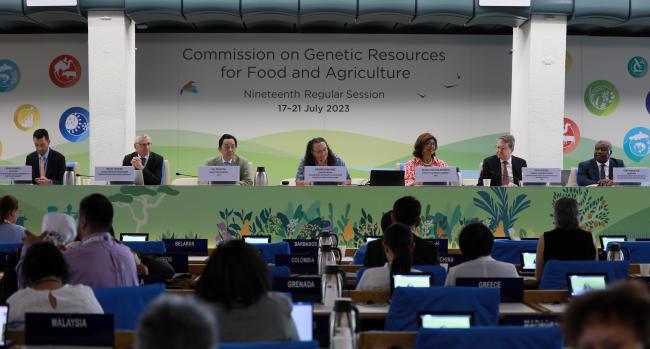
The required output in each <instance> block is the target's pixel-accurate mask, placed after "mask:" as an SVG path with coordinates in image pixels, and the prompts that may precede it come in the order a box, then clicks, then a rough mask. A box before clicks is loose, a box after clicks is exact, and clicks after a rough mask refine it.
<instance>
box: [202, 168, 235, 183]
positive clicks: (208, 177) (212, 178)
mask: <svg viewBox="0 0 650 349" xmlns="http://www.w3.org/2000/svg"><path fill="white" fill-rule="evenodd" d="M199 182H203V183H209V182H223V183H237V182H239V166H200V167H199Z"/></svg>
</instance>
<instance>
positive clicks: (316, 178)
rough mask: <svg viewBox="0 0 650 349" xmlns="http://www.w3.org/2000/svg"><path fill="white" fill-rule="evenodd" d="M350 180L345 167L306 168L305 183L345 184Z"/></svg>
mask: <svg viewBox="0 0 650 349" xmlns="http://www.w3.org/2000/svg"><path fill="white" fill-rule="evenodd" d="M347 179H348V171H347V169H346V168H345V166H305V181H306V182H313V183H320V182H331V183H343V182H345V181H346V180H347Z"/></svg>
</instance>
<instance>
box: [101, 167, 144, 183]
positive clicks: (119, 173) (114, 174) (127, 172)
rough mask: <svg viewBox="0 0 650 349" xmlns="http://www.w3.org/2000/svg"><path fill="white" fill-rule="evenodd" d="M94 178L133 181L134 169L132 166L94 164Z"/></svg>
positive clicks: (110, 180)
mask: <svg viewBox="0 0 650 349" xmlns="http://www.w3.org/2000/svg"><path fill="white" fill-rule="evenodd" d="M95 180H96V181H106V182H131V183H133V181H134V180H135V169H134V168H133V166H96V167H95Z"/></svg>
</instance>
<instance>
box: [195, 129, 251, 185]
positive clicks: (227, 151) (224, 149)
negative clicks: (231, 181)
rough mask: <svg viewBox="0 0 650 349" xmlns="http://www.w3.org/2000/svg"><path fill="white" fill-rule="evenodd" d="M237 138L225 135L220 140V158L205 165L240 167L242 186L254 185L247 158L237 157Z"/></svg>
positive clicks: (213, 159)
mask: <svg viewBox="0 0 650 349" xmlns="http://www.w3.org/2000/svg"><path fill="white" fill-rule="evenodd" d="M236 151H237V138H235V136H233V135H229V134H227V133H226V134H224V135H223V136H221V138H219V152H220V153H221V155H220V156H217V157H215V158H212V159H210V160H208V162H206V163H205V165H206V166H239V182H240V183H241V184H242V185H253V176H252V174H251V169H250V162H249V161H248V160H246V159H245V158H243V157H241V156H239V155H236V154H235V152H236Z"/></svg>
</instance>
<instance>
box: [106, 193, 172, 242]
mask: <svg viewBox="0 0 650 349" xmlns="http://www.w3.org/2000/svg"><path fill="white" fill-rule="evenodd" d="M178 194H180V193H179V192H178V191H177V190H174V189H172V188H171V187H169V186H160V187H158V188H157V189H156V190H154V189H151V188H148V187H143V186H126V185H125V186H122V187H121V188H120V192H119V193H118V194H113V195H111V196H109V197H108V200H109V201H110V202H112V203H113V204H115V206H117V207H126V208H128V209H129V212H131V217H132V218H133V221H135V233H139V232H140V229H141V228H142V227H143V226H144V225H146V224H147V223H148V222H149V210H150V209H152V208H156V207H158V206H160V204H161V203H162V201H163V200H164V199H165V197H167V196H168V195H169V196H176V195H178ZM137 206H140V207H139V210H138V209H137Z"/></svg>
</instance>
